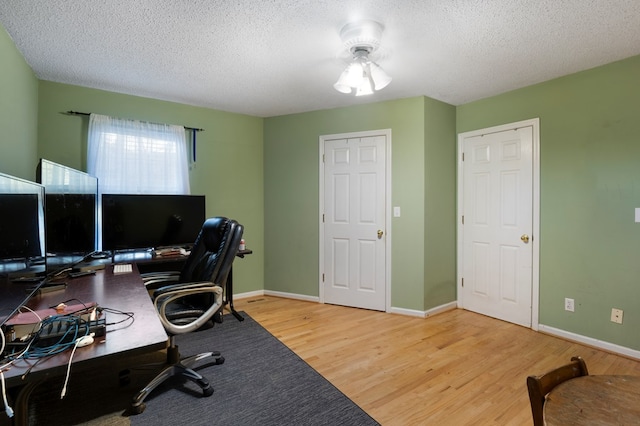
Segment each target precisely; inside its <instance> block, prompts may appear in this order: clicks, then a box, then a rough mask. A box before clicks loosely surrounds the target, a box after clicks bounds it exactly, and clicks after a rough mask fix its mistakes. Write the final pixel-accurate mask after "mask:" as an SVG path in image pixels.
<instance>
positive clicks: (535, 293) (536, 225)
mask: <svg viewBox="0 0 640 426" xmlns="http://www.w3.org/2000/svg"><path fill="white" fill-rule="evenodd" d="M528 126H531V127H532V128H533V141H532V142H533V146H532V150H533V152H532V160H533V176H532V177H533V188H532V191H533V192H532V195H533V200H532V201H533V204H532V209H533V212H532V213H533V216H532V217H533V235H532V238H531V244H532V247H531V249H532V257H533V258H532V263H531V267H532V277H531V328H532V329H533V330H538V319H539V318H538V316H539V312H538V309H539V303H540V119H539V118H533V119H530V120H523V121H518V122H515V123H509V124H503V125H500V126H494V127H488V128H486V129H479V130H473V131H470V132H465V133H459V134H458V146H457V150H458V151H457V156H458V184H457V195H458V212H457V214H458V216H457V217H458V219H457V221H456V223H457V234H458V241H457V255H456V256H457V265H458V266H457V278H456V282H457V294H458V307H461V308H464V306H463V303H462V301H461V297H460V295H461V294H462V276H463V270H462V268H463V258H462V256H463V247H464V226H463V225H462V214H463V212H464V187H463V183H464V162H463V161H462V151H463V143H464V139H465V138H468V137H473V136H480V135H484V134H488V133H498V132H503V131H506V130H513V129H517V128H520V127H528Z"/></svg>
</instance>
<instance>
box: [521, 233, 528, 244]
mask: <svg viewBox="0 0 640 426" xmlns="http://www.w3.org/2000/svg"><path fill="white" fill-rule="evenodd" d="M520 239H521V240H522V242H523V243H528V242H529V236H528V235H527V234H522V236H521V237H520Z"/></svg>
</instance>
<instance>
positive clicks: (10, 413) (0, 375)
mask: <svg viewBox="0 0 640 426" xmlns="http://www.w3.org/2000/svg"><path fill="white" fill-rule="evenodd" d="M0 338H2V345H0V356H1V355H2V354H3V353H4V346H5V345H6V344H7V341H6V340H5V338H4V331H2V330H0ZM3 368H4V365H3V366H0V382H2V401H3V402H4V411H5V412H6V413H7V416H8V417H13V409H12V408H11V407H10V406H9V403H8V402H7V390H6V388H5V386H4V374H3V373H2V369H3Z"/></svg>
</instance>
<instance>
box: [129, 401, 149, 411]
mask: <svg viewBox="0 0 640 426" xmlns="http://www.w3.org/2000/svg"><path fill="white" fill-rule="evenodd" d="M145 408H147V404H145V403H144V402H143V403H140V404H139V405H132V406H131V413H133V414H142V412H143V411H144V409H145Z"/></svg>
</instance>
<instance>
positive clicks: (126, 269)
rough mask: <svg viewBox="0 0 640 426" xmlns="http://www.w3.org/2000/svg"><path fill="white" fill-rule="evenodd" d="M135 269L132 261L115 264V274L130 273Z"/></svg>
mask: <svg viewBox="0 0 640 426" xmlns="http://www.w3.org/2000/svg"><path fill="white" fill-rule="evenodd" d="M132 271H133V268H132V266H131V264H130V263H116V264H115V265H113V273H114V274H128V273H130V272H132Z"/></svg>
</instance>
